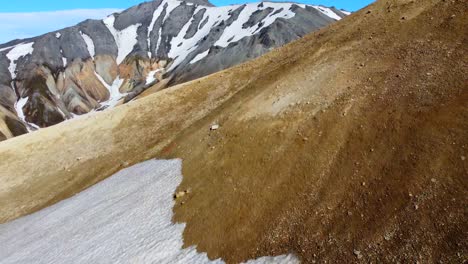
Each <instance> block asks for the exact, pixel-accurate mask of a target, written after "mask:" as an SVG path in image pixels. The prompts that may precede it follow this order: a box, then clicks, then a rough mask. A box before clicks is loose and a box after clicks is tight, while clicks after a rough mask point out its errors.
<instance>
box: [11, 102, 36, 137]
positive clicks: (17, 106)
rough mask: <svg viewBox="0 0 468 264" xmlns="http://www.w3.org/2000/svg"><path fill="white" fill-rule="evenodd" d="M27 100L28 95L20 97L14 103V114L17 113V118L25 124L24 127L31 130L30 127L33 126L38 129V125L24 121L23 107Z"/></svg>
mask: <svg viewBox="0 0 468 264" xmlns="http://www.w3.org/2000/svg"><path fill="white" fill-rule="evenodd" d="M28 100H29V97H25V98H21V97H20V98H19V100H18V101H17V102H16V103H15V110H16V114H17V115H18V118H19V119H20V120H21V121H23V123H25V124H27V126H26V128H27V129H28V131H29V132H31V131H32V130H31V128H30V127H33V128H34V129H39V127H38V126H36V125H35V124H33V123H28V122H27V121H26V116H25V115H24V111H23V108H24V106H25V105H26V104H27V103H28ZM28 125H29V126H28Z"/></svg>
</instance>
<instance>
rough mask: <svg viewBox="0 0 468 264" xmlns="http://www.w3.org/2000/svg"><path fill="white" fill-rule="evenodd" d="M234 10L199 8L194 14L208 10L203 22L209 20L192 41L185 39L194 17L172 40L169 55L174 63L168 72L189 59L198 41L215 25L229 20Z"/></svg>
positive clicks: (228, 7)
mask: <svg viewBox="0 0 468 264" xmlns="http://www.w3.org/2000/svg"><path fill="white" fill-rule="evenodd" d="M232 8H233V6H222V7H206V6H198V7H197V9H196V10H195V12H194V14H196V13H198V11H199V10H201V9H206V11H205V13H204V14H203V18H202V19H201V21H204V20H205V19H206V18H208V20H207V22H206V24H205V25H204V26H203V27H202V28H201V29H198V31H197V32H196V33H195V35H193V37H191V38H190V39H185V38H184V36H185V35H186V33H187V30H188V29H189V27H190V24H192V23H193V21H194V20H195V18H194V17H192V19H191V20H189V22H187V23H186V24H185V25H184V27H183V28H182V29H181V30H180V32H179V34H178V35H177V36H176V37H174V38H173V39H172V41H171V49H170V51H169V53H168V55H169V57H170V58H173V59H174V61H173V62H172V65H171V66H170V68H169V69H168V71H171V70H173V69H174V68H175V67H177V66H178V65H179V64H180V63H181V62H182V61H183V60H184V59H185V58H187V56H188V55H189V54H190V53H191V52H193V51H194V50H195V49H196V48H197V43H198V41H200V40H201V39H202V38H203V37H205V36H206V35H208V33H209V32H210V30H211V29H212V28H213V27H214V26H215V25H217V24H218V23H221V21H223V20H226V19H228V18H229V10H231V9H232ZM180 43H182V45H180V46H179V44H180Z"/></svg>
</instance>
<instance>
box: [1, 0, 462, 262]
mask: <svg viewBox="0 0 468 264" xmlns="http://www.w3.org/2000/svg"><path fill="white" fill-rule="evenodd" d="M467 13H468V4H467V3H466V1H442V0H427V1H426V0H425V1H409V0H389V1H378V2H377V3H376V4H374V5H372V6H370V7H368V8H366V9H364V10H361V11H360V12H358V13H356V14H354V15H352V16H351V17H348V18H346V19H344V20H343V21H341V22H339V23H336V24H334V25H332V26H330V27H328V28H326V29H324V30H321V31H319V32H317V33H314V34H311V35H309V36H307V37H305V38H303V39H301V40H299V41H296V42H294V43H292V44H290V45H287V46H285V47H283V48H281V49H278V50H275V51H273V52H271V53H269V54H267V55H265V56H263V57H261V58H259V59H257V60H254V61H252V62H249V63H246V64H244V65H241V66H239V67H235V68H232V69H229V70H226V71H223V72H220V73H217V74H214V75H211V76H208V77H205V78H202V79H200V80H196V81H193V82H189V83H187V84H183V85H179V86H176V87H174V88H171V89H167V90H163V91H160V92H157V93H155V94H153V95H149V96H145V97H144V98H142V99H140V100H138V101H135V102H132V103H130V104H128V105H123V106H120V107H118V108H116V109H114V110H112V111H108V112H104V113H99V114H96V115H92V116H89V117H86V118H82V119H80V120H75V121H71V122H67V123H64V124H60V125H58V126H56V127H52V128H47V129H44V130H41V131H39V132H36V133H32V134H31V135H27V136H22V137H18V138H14V139H11V140H8V141H6V142H2V143H0V160H1V161H2V162H1V163H0V181H1V186H2V187H1V188H0V222H1V221H7V220H10V219H13V218H16V217H18V216H21V215H23V214H27V213H31V212H33V211H35V210H38V209H40V208H43V207H44V206H47V205H49V204H51V203H54V202H56V201H59V200H61V199H63V198H66V197H69V196H70V195H73V194H75V193H76V192H79V191H81V190H83V189H84V188H86V187H88V186H90V185H92V184H94V183H95V182H97V181H99V180H102V179H104V178H105V177H107V176H109V175H111V174H112V173H113V172H115V171H117V170H119V169H120V168H122V167H124V166H128V165H130V164H133V163H137V162H140V161H143V160H146V159H149V158H154V157H157V158H182V159H183V175H184V180H183V182H182V184H181V186H180V188H179V191H181V190H186V189H190V190H191V192H190V193H189V194H188V195H185V196H184V197H183V198H181V199H179V200H178V204H177V206H176V207H175V209H174V211H175V218H174V220H175V221H177V222H186V223H187V227H186V229H185V232H184V239H185V244H186V246H191V245H196V246H197V248H198V250H200V251H204V252H208V255H209V257H210V258H218V257H222V258H223V259H225V260H226V261H228V262H230V263H236V262H240V261H244V260H247V259H252V258H256V257H259V256H265V255H278V254H284V253H290V252H293V253H295V254H297V255H298V256H299V257H300V258H301V259H302V260H303V261H304V262H306V263H313V262H314V261H317V262H320V263H322V262H325V261H327V262H333V263H343V262H344V263H349V262H386V263H388V262H404V263H411V262H413V263H414V262H418V261H419V262H421V263H432V262H437V261H440V262H444V263H462V262H464V261H466V260H467V259H468V251H467V248H468V240H467V237H468V223H467V221H466V219H467V218H468V217H467V216H468V210H467V208H468V201H467V199H466V197H467V189H468V86H467V84H468V74H467V72H468V65H467V64H468V39H467V37H468V35H467V34H466V29H467V26H468V23H467V22H468V17H467V16H466V14H467ZM212 124H219V125H220V129H218V130H215V131H210V126H211V125H212Z"/></svg>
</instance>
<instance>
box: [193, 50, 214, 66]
mask: <svg viewBox="0 0 468 264" xmlns="http://www.w3.org/2000/svg"><path fill="white" fill-rule="evenodd" d="M209 52H210V50H207V51H205V52H202V53H200V54H198V55H197V56H195V58H193V59H192V60H191V61H190V64H194V63H195V62H197V61H200V60H202V59H203V58H205V57H206V56H208V53H209Z"/></svg>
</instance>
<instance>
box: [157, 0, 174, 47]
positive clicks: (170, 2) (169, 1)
mask: <svg viewBox="0 0 468 264" xmlns="http://www.w3.org/2000/svg"><path fill="white" fill-rule="evenodd" d="M164 3H167V8H166V14H165V15H164V18H163V20H162V22H161V27H160V28H159V33H158V41H157V42H156V48H155V49H154V50H155V52H158V49H159V46H160V45H161V39H162V38H161V34H162V28H163V25H164V22H166V19H167V18H168V17H169V14H170V13H171V12H172V11H173V10H174V9H175V8H176V7H178V6H179V5H180V2H179V1H177V0H166V1H164V2H162V3H161V5H159V7H163V6H164ZM159 7H158V8H159ZM161 12H162V11H161Z"/></svg>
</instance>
